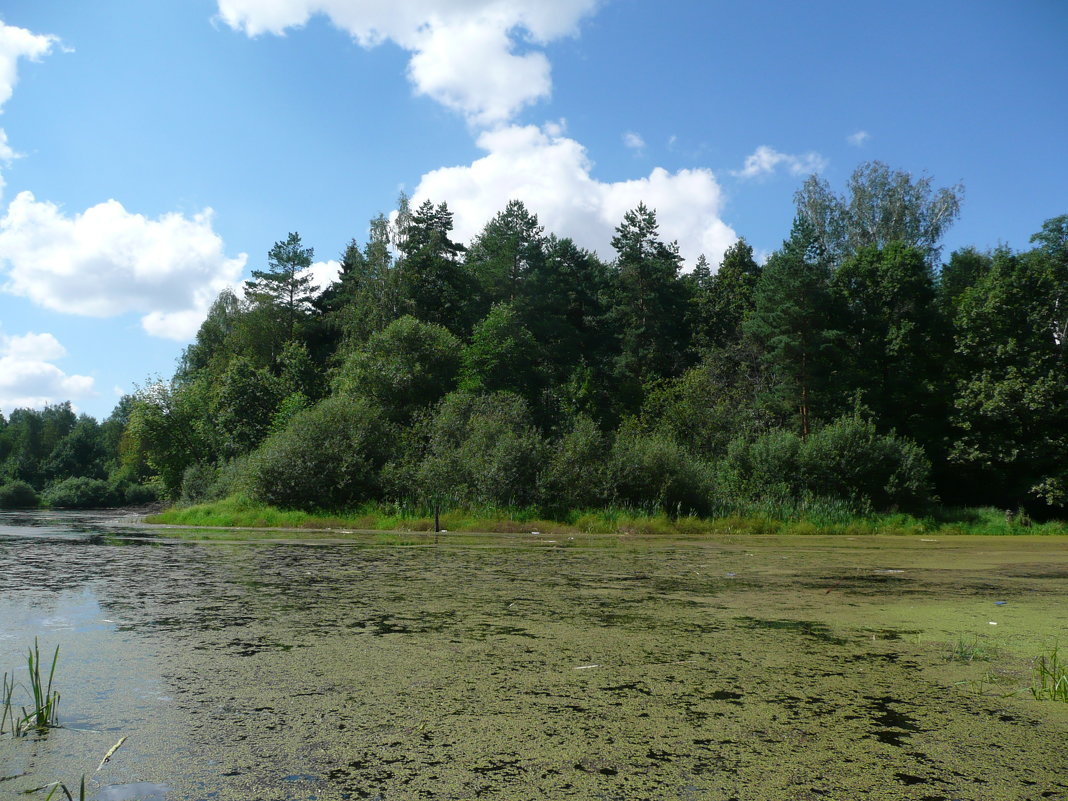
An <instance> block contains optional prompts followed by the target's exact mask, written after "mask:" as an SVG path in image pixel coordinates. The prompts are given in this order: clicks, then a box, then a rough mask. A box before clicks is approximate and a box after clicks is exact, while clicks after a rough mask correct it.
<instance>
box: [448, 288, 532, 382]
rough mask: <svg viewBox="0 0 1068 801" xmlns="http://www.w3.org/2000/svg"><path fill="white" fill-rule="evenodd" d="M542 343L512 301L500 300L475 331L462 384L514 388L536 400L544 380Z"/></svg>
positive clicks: (465, 354)
mask: <svg viewBox="0 0 1068 801" xmlns="http://www.w3.org/2000/svg"><path fill="white" fill-rule="evenodd" d="M537 361H538V343H537V342H536V341H535V339H534V335H533V334H531V333H530V331H528V330H527V328H526V327H525V326H524V325H523V323H522V321H521V320H520V317H519V314H518V312H517V311H516V309H515V307H514V306H513V305H512V304H497V305H496V306H494V307H493V308H492V309H490V313H489V314H487V315H486V317H485V319H483V320H482V321H481V322H480V323H478V325H476V326H475V329H474V331H473V332H472V333H471V342H470V343H469V344H468V345H467V347H466V348H464V351H463V367H462V370H461V373H460V388H461V389H463V390H467V391H469V392H482V393H486V392H504V391H510V392H514V393H516V394H517V395H520V396H521V397H523V398H525V399H526V400H527V401H528V402H533V400H534V397H535V395H536V393H537V390H538V388H539V385H540V383H541V377H540V375H539V370H538V364H537Z"/></svg>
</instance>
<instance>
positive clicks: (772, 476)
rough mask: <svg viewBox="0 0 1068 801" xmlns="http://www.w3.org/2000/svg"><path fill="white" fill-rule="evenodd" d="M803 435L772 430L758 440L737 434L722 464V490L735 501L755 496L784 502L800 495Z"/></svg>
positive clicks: (736, 502) (752, 498)
mask: <svg viewBox="0 0 1068 801" xmlns="http://www.w3.org/2000/svg"><path fill="white" fill-rule="evenodd" d="M800 450H801V438H800V437H798V436H797V435H796V434H794V433H792V432H790V431H783V430H782V429H773V430H771V431H768V432H767V433H765V434H762V435H760V436H759V437H757V438H756V439H753V440H748V439H745V438H744V437H738V438H736V439H734V440H732V441H731V443H730V445H729V446H728V447H727V455H726V457H725V458H724V459H723V461H722V462H721V463H720V469H721V472H722V491H723V492H725V493H726V495H727V499H728V500H729V501H731V502H732V503H735V504H738V503H744V502H747V501H752V500H754V499H760V500H770V501H772V502H774V503H782V502H783V501H785V500H786V499H787V498H794V497H796V496H797V494H798V490H799V488H800V486H799V480H798V472H799V471H798V458H799V453H800Z"/></svg>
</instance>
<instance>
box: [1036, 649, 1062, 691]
mask: <svg viewBox="0 0 1068 801" xmlns="http://www.w3.org/2000/svg"><path fill="white" fill-rule="evenodd" d="M1032 674H1033V675H1032V681H1031V695H1033V696H1034V697H1035V698H1037V699H1038V700H1039V701H1064V702H1066V703H1068V662H1062V661H1061V657H1060V649H1059V647H1058V646H1053V648H1052V649H1050V652H1049V653H1048V654H1043V655H1042V656H1040V657H1038V659H1036V660H1035V661H1034V662H1033V663H1032Z"/></svg>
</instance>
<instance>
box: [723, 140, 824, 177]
mask: <svg viewBox="0 0 1068 801" xmlns="http://www.w3.org/2000/svg"><path fill="white" fill-rule="evenodd" d="M780 165H782V166H784V167H786V169H787V170H788V171H789V173H790V174H791V175H807V174H809V173H814V172H819V171H820V170H823V169H826V167H827V160H826V159H825V158H823V156H821V155H820V154H819V153H805V154H803V155H800V156H795V155H791V154H790V153H780V152H779V151H778V150H776V149H775V148H773V147H768V146H767V145H761V146H760V147H758V148H757V149H756V150H755V151H754V152H753V153H752V154H751V155H750V156H748V157H747V158H746V160H745V166H744V167H742V169H740V170H734V171H732V173H731V174H732V175H735V176H737V177H738V178H756V177H757V176H760V175H771V174H772V173H773V172H775V170H776V169H778V167H779V166H780Z"/></svg>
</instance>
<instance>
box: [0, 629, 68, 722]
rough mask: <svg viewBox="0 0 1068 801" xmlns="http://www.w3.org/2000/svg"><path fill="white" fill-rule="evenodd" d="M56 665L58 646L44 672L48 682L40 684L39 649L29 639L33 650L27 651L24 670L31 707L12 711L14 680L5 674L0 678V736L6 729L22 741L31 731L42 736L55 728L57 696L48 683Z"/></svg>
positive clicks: (38, 646)
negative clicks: (0, 680) (0, 684)
mask: <svg viewBox="0 0 1068 801" xmlns="http://www.w3.org/2000/svg"><path fill="white" fill-rule="evenodd" d="M58 661H59V646H58V645H57V646H56V651H55V653H54V654H53V655H52V667H51V668H50V669H49V671H48V681H47V682H46V681H45V680H44V676H43V674H42V672H41V649H40V645H39V643H38V642H37V638H36V637H34V639H33V647H32V648H30V649H29V653H28V654H27V657H26V663H27V667H28V668H29V674H30V688H29V691H30V701H31V702H32V704H33V706H32V707H25V706H23V707H20V709H21V711H20V712H16V711H15V704H14V702H13V697H14V693H15V686H16V685H15V679H14V676H12V677H11V678H10V679H9V678H8V675H7V674H6V673H5V674H4V678H3V691H2V702H3V710H2V711H0V734H3V733H4V732H5V731H7V730H8V729H7V726H8V725H10V727H11V728H10V731H11V733H12V734H13V735H14V736H16V737H23V736H25V735H27V734H29V733H30V732H31V731H36V732H37V733H39V734H43V733H44V732H46V731H47V730H48V729H50V728H54V727H56V726H58V725H59V716H58V711H59V692H58V691H57V690H53V689H52V680H53V679H54V678H55V675H56V663H57V662H58Z"/></svg>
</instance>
